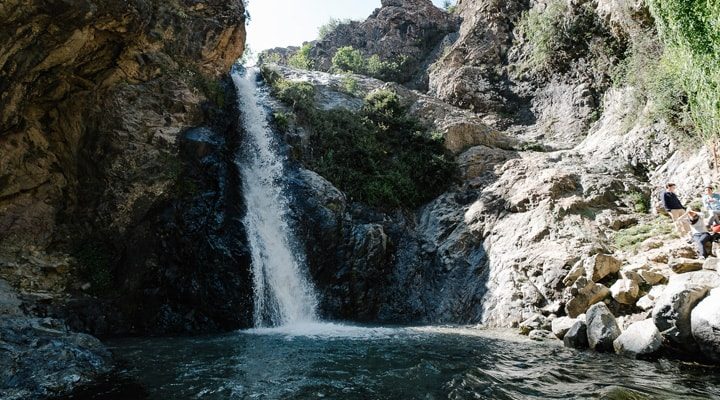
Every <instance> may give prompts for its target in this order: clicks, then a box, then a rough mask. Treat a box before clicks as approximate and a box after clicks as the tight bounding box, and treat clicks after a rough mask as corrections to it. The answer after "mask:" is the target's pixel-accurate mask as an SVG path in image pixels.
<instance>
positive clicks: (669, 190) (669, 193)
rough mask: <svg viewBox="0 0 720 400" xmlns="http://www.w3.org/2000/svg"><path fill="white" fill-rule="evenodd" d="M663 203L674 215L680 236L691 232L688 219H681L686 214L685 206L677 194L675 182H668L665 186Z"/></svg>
mask: <svg viewBox="0 0 720 400" xmlns="http://www.w3.org/2000/svg"><path fill="white" fill-rule="evenodd" d="M662 205H663V208H665V211H667V212H668V213H669V214H670V217H672V220H673V222H674V223H675V229H677V231H678V233H679V234H680V237H686V236H688V235H689V234H690V224H689V223H688V221H687V219H680V217H681V216H683V215H684V214H685V206H683V204H682V203H681V202H680V199H678V197H677V195H676V194H675V184H674V183H668V184H667V185H666V186H665V191H664V192H663V194H662Z"/></svg>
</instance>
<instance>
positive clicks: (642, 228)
mask: <svg viewBox="0 0 720 400" xmlns="http://www.w3.org/2000/svg"><path fill="white" fill-rule="evenodd" d="M672 234H673V229H672V223H671V221H670V220H669V219H668V218H665V217H657V218H655V219H653V220H651V221H649V222H648V223H644V224H638V225H635V226H633V227H630V228H627V229H622V230H619V231H617V232H616V233H615V234H614V235H613V241H614V242H615V246H616V247H617V248H618V249H619V250H630V251H634V250H635V249H636V248H637V246H638V245H639V244H640V243H642V242H644V241H645V240H647V239H649V238H651V237H657V238H668V237H671V235H672Z"/></svg>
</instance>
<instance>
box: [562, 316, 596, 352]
mask: <svg viewBox="0 0 720 400" xmlns="http://www.w3.org/2000/svg"><path fill="white" fill-rule="evenodd" d="M563 344H564V345H565V347H572V348H574V349H587V348H588V347H589V346H590V344H589V343H588V335H587V324H586V323H585V321H581V320H578V321H575V323H574V324H573V326H571V327H570V329H568V331H567V333H566V334H565V336H564V337H563Z"/></svg>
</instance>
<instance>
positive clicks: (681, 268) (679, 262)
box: [668, 258, 705, 274]
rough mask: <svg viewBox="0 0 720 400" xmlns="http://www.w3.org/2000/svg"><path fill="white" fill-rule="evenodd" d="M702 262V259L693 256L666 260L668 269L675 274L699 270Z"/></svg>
mask: <svg viewBox="0 0 720 400" xmlns="http://www.w3.org/2000/svg"><path fill="white" fill-rule="evenodd" d="M704 263H705V261H704V260H699V259H695V258H673V259H671V260H670V261H669V262H668V264H669V265H670V269H672V270H673V272H675V273H677V274H682V273H685V272H692V271H699V270H701V269H702V268H703V264H704Z"/></svg>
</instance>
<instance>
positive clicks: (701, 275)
mask: <svg viewBox="0 0 720 400" xmlns="http://www.w3.org/2000/svg"><path fill="white" fill-rule="evenodd" d="M672 284H692V285H699V286H702V287H704V288H707V289H713V288H716V287H718V286H720V274H718V273H717V272H715V271H708V270H702V271H693V272H687V273H684V274H678V275H673V276H671V277H670V279H669V281H668V285H672Z"/></svg>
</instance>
